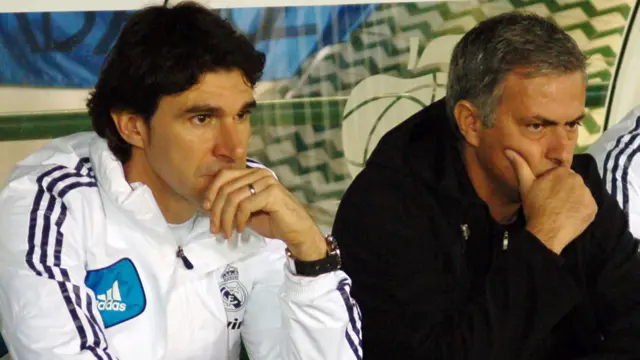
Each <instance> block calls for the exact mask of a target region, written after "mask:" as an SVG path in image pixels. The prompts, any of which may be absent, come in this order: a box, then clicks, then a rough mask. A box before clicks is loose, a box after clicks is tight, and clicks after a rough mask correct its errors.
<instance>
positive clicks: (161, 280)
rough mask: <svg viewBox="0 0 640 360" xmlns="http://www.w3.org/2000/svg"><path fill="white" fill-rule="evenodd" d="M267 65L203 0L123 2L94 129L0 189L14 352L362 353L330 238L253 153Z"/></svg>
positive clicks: (73, 355)
mask: <svg viewBox="0 0 640 360" xmlns="http://www.w3.org/2000/svg"><path fill="white" fill-rule="evenodd" d="M264 62H265V61H264V55H263V54H262V53H260V52H258V51H256V50H255V49H254V47H253V46H252V44H251V43H250V42H249V41H248V40H247V39H246V38H245V37H244V36H242V35H241V34H239V33H238V32H236V31H235V30H234V29H233V28H232V26H231V25H230V24H229V23H228V22H227V21H225V20H223V19H221V18H220V17H219V16H218V15H217V14H216V13H215V12H213V11H210V10H208V9H206V8H203V7H201V6H198V5H195V4H192V3H184V4H180V5H177V6H175V7H172V8H165V7H160V6H155V7H149V8H146V9H143V10H140V11H138V12H137V13H135V14H133V15H132V16H131V17H130V19H129V20H128V22H127V24H126V25H125V27H124V29H123V31H122V33H121V35H120V37H119V39H118V40H117V42H116V44H115V45H114V47H113V49H112V51H111V52H110V54H109V56H108V58H107V60H106V62H105V64H104V68H103V69H102V72H101V74H100V78H99V80H98V83H97V85H96V87H95V90H94V91H93V92H92V93H91V96H90V99H89V100H88V108H89V114H90V116H91V119H92V122H93V128H94V130H95V133H94V132H91V133H80V134H75V135H71V136H68V137H64V138H60V139H56V140H54V141H53V142H52V143H51V144H49V145H47V146H45V147H44V148H43V149H41V150H39V151H37V152H36V153H34V154H32V155H31V156H29V157H28V158H27V159H25V160H24V161H22V162H20V163H19V164H18V165H17V167H16V169H15V170H14V172H13V174H12V175H11V177H10V179H9V181H8V183H7V185H6V187H5V188H4V189H3V191H2V192H1V193H0V214H2V218H0V228H1V229H2V232H1V233H0V312H1V318H2V334H3V336H4V339H5V340H6V342H7V344H8V347H9V350H10V352H11V355H12V357H13V359H14V360H22V359H26V360H37V359H46V360H51V359H65V360H66V359H68V360H71V359H101V360H106V359H109V360H112V359H120V360H128V359H131V360H156V359H157V360H160V359H165V360H166V359H238V357H239V353H240V349H241V342H242V343H244V345H245V347H246V349H247V352H248V354H249V356H250V357H251V358H252V359H273V360H276V359H277V360H281V359H327V360H334V359H362V349H361V345H360V341H361V340H360V339H361V333H360V317H359V310H358V307H357V304H356V303H355V302H354V301H353V300H352V298H351V297H350V295H349V289H350V287H351V281H350V279H349V278H348V277H347V276H346V275H345V274H344V273H343V272H342V271H340V258H339V252H338V250H337V248H336V244H335V243H334V241H333V238H332V237H331V236H326V237H325V236H323V235H322V234H321V232H320V230H319V228H318V227H317V225H316V224H315V223H314V222H313V221H312V219H311V217H310V216H309V215H308V214H307V213H306V212H305V210H304V208H303V206H302V205H301V204H300V203H298V201H296V199H295V198H294V197H293V195H292V194H291V193H289V192H288V191H287V190H286V189H285V188H284V187H283V186H282V185H281V184H280V183H279V182H278V181H277V179H276V178H275V176H274V174H273V173H272V172H271V171H270V170H268V169H265V168H264V166H262V165H260V164H259V163H257V162H255V161H252V160H248V159H247V146H248V141H249V135H250V127H249V115H250V113H251V110H252V109H253V108H254V107H255V106H256V101H255V99H254V96H253V88H254V85H255V84H256V82H257V81H258V80H259V78H260V75H261V73H262V70H263V66H264ZM276 239H278V240H276Z"/></svg>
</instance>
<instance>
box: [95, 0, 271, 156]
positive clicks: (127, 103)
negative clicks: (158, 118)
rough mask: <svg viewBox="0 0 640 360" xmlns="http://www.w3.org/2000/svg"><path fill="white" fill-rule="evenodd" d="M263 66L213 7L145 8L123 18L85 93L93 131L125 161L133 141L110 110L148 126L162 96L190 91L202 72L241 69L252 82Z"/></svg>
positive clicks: (189, 4) (257, 54)
mask: <svg viewBox="0 0 640 360" xmlns="http://www.w3.org/2000/svg"><path fill="white" fill-rule="evenodd" d="M264 64H265V56H264V54H263V53H262V52H260V51H258V50H256V49H255V47H254V46H253V44H251V42H250V41H249V40H248V39H247V38H246V37H245V36H244V35H242V34H241V33H239V32H238V31H236V30H235V29H234V28H233V26H232V25H231V23H229V22H228V21H226V20H224V19H223V18H221V17H220V15H218V14H217V13H216V12H215V11H212V10H209V9H207V8H205V7H203V6H201V5H198V4H196V3H192V2H184V3H180V4H178V5H176V6H174V7H163V6H151V7H147V8H144V9H142V10H140V11H137V12H135V13H134V14H132V15H131V17H130V18H129V19H128V20H127V23H126V24H125V25H124V28H123V30H122V32H121V33H120V36H119V37H118V40H117V41H116V43H115V45H114V46H113V48H112V49H111V51H110V52H109V54H108V55H107V57H106V59H105V62H104V64H103V67H102V71H101V73H100V77H99V79H98V82H97V84H96V86H95V89H94V90H93V91H92V92H91V93H90V95H89V99H88V100H87V108H88V110H89V115H90V116H91V122H92V126H93V130H94V131H95V132H96V133H97V134H98V135H99V136H100V137H102V138H104V139H106V140H107V143H108V144H109V149H110V150H111V151H112V152H113V153H114V154H115V156H116V157H117V158H118V159H119V160H120V161H121V162H122V163H126V162H127V161H129V159H130V158H131V145H130V144H129V143H127V142H126V141H125V140H124V139H123V138H122V136H120V133H119V132H118V129H117V128H116V126H115V123H114V121H113V118H112V116H111V113H112V112H114V111H127V112H130V113H132V114H136V115H138V116H140V117H142V118H143V119H144V120H145V121H146V123H147V124H149V123H150V121H151V118H152V117H153V114H154V113H155V112H156V109H157V107H158V103H159V101H160V99H161V98H162V97H163V96H167V95H172V94H177V93H180V92H183V91H186V90H188V89H189V88H191V87H192V86H193V85H195V84H196V83H197V82H198V81H199V79H200V77H201V76H202V75H204V74H206V73H208V72H214V71H217V70H230V69H240V70H241V71H242V72H243V74H244V76H245V78H246V80H247V82H248V83H249V84H251V86H255V84H256V82H258V80H259V79H260V77H261V76H262V71H263V69H264Z"/></svg>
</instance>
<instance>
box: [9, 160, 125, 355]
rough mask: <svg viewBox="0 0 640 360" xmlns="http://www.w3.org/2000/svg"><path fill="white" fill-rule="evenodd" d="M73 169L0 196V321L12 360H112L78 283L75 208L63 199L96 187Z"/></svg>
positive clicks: (31, 179) (16, 185)
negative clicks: (0, 321)
mask: <svg viewBox="0 0 640 360" xmlns="http://www.w3.org/2000/svg"><path fill="white" fill-rule="evenodd" d="M80 168H81V166H80V167H79V168H77V169H76V170H74V169H68V168H65V167H62V166H56V167H52V168H50V169H48V171H46V172H44V173H42V174H40V175H39V176H37V178H36V176H32V175H27V176H25V177H22V178H19V179H17V180H14V181H12V182H10V183H9V184H8V185H7V186H6V187H5V188H4V190H3V191H2V193H0V214H2V216H1V217H0V229H2V231H0V319H2V335H3V337H4V340H5V342H6V344H7V347H8V348H9V352H10V354H11V357H12V359H13V360H80V359H83V360H84V359H92V360H94V359H101V360H114V359H116V355H115V354H114V353H113V352H112V350H111V349H109V348H108V346H107V341H106V338H105V334H104V329H103V324H102V319H101V317H100V315H99V313H98V310H97V306H96V299H95V296H94V294H93V292H92V291H91V290H90V289H88V288H87V287H85V286H84V278H85V275H86V271H85V267H84V258H85V256H84V250H83V245H82V242H81V239H82V232H81V227H82V226H83V224H82V223H81V221H82V220H81V219H82V216H81V215H79V214H78V213H79V212H82V211H81V210H82V208H81V206H75V207H71V206H70V204H69V202H68V198H69V197H70V196H73V194H74V193H76V196H77V195H78V193H79V192H83V191H94V189H91V188H95V186H96V182H95V179H94V178H93V177H92V176H90V175H89V173H90V171H89V170H87V169H86V168H85V169H82V170H80ZM85 213H86V212H85Z"/></svg>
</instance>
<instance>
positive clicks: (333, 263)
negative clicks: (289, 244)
mask: <svg viewBox="0 0 640 360" xmlns="http://www.w3.org/2000/svg"><path fill="white" fill-rule="evenodd" d="M324 240H325V241H326V243H327V256H325V257H324V258H322V259H319V260H314V261H302V260H298V259H296V258H295V256H293V254H291V251H289V248H287V250H286V252H287V257H288V258H289V261H290V262H293V267H294V269H295V273H296V275H301V276H318V275H322V274H326V273H330V272H332V271H337V270H340V268H341V267H342V259H341V258H340V249H338V244H337V243H336V239H335V238H334V237H333V236H331V235H330V234H329V235H327V236H325V238H324Z"/></svg>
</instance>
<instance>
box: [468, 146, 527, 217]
mask: <svg viewBox="0 0 640 360" xmlns="http://www.w3.org/2000/svg"><path fill="white" fill-rule="evenodd" d="M461 149H462V160H463V162H464V166H465V168H466V170H467V174H468V175H469V179H470V180H471V184H472V185H473V188H474V189H475V191H476V193H477V194H478V196H479V197H480V199H482V201H484V202H485V203H486V204H487V207H489V212H490V213H491V217H492V218H493V219H494V220H495V221H497V222H498V223H499V224H502V225H508V224H511V223H512V222H514V221H515V220H516V218H517V215H518V209H520V206H521V203H520V200H519V199H518V200H517V201H513V200H512V199H513V198H514V196H508V195H507V194H505V189H507V188H508V187H507V185H506V184H505V185H503V186H501V185H500V184H499V183H497V182H496V181H495V180H493V179H492V178H491V176H490V175H489V174H488V173H487V172H486V171H485V170H484V169H483V168H482V166H481V165H480V162H479V161H478V158H477V156H476V152H475V151H474V149H473V148H472V147H471V146H469V145H467V144H463V145H462V146H461ZM515 197H517V196H515Z"/></svg>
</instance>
